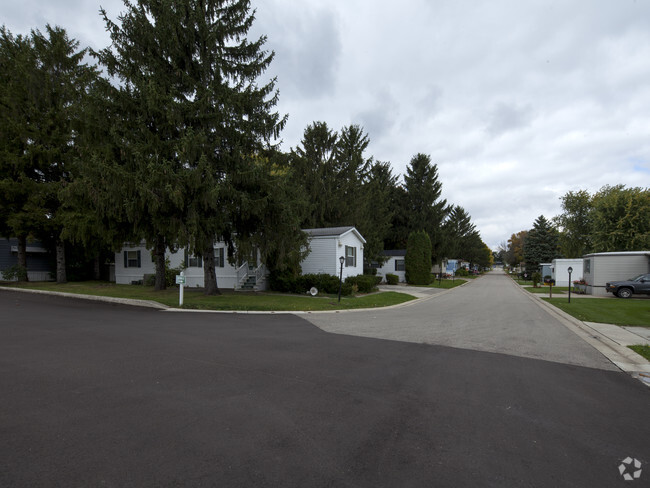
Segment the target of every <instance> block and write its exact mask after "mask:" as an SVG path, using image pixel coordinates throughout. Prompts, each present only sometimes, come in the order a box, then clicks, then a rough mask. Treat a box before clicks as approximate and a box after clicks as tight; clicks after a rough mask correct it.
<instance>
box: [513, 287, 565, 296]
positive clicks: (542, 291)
mask: <svg viewBox="0 0 650 488" xmlns="http://www.w3.org/2000/svg"><path fill="white" fill-rule="evenodd" d="M549 288H550V287H549V286H540V287H539V288H533V287H532V286H530V287H526V288H524V290H526V291H529V292H531V293H538V294H540V295H548V293H549ZM568 291H569V287H568V286H554V287H553V295H555V294H556V293H557V294H559V295H565V294H567V293H568Z"/></svg>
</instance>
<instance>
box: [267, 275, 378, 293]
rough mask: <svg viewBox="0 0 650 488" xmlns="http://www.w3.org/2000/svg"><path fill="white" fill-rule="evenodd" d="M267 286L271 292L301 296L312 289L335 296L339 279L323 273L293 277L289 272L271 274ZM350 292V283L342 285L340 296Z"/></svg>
mask: <svg viewBox="0 0 650 488" xmlns="http://www.w3.org/2000/svg"><path fill="white" fill-rule="evenodd" d="M371 278H374V277H372V276H371ZM269 285H270V287H271V289H272V290H273V291H279V292H282V293H297V294H303V293H306V292H307V291H309V290H310V289H311V288H312V287H313V288H316V289H317V290H318V291H319V292H320V293H327V294H328V295H337V294H338V292H339V278H338V277H337V276H334V275H329V274H325V273H320V274H306V275H301V276H293V273H291V272H278V273H273V274H272V275H271V276H270V277H269ZM352 292H353V290H352V283H343V285H342V288H341V295H350V294H351V293H352Z"/></svg>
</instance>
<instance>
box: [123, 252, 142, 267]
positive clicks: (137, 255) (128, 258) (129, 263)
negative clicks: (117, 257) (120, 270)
mask: <svg viewBox="0 0 650 488" xmlns="http://www.w3.org/2000/svg"><path fill="white" fill-rule="evenodd" d="M141 265H142V259H141V252H140V251H124V267H125V268H139V267H140V266H141Z"/></svg>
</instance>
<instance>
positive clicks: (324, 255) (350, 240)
mask: <svg viewBox="0 0 650 488" xmlns="http://www.w3.org/2000/svg"><path fill="white" fill-rule="evenodd" d="M303 231H304V232H306V233H307V235H308V236H309V254H308V255H307V257H306V258H305V259H304V260H303V261H302V263H300V266H301V268H302V274H312V273H315V274H318V273H325V274H330V275H334V276H339V274H340V272H341V262H340V258H341V257H343V279H345V278H347V277H348V276H357V275H360V274H363V246H364V244H365V243H366V240H365V239H364V238H363V236H362V235H361V234H359V231H358V230H357V229H355V228H354V227H328V228H323V229H303Z"/></svg>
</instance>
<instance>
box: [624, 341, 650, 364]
mask: <svg viewBox="0 0 650 488" xmlns="http://www.w3.org/2000/svg"><path fill="white" fill-rule="evenodd" d="M627 347H629V348H630V349H632V350H633V351H634V352H636V353H637V354H640V355H641V356H643V357H644V358H646V359H647V360H648V361H650V346H648V345H647V344H646V345H645V346H627Z"/></svg>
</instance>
